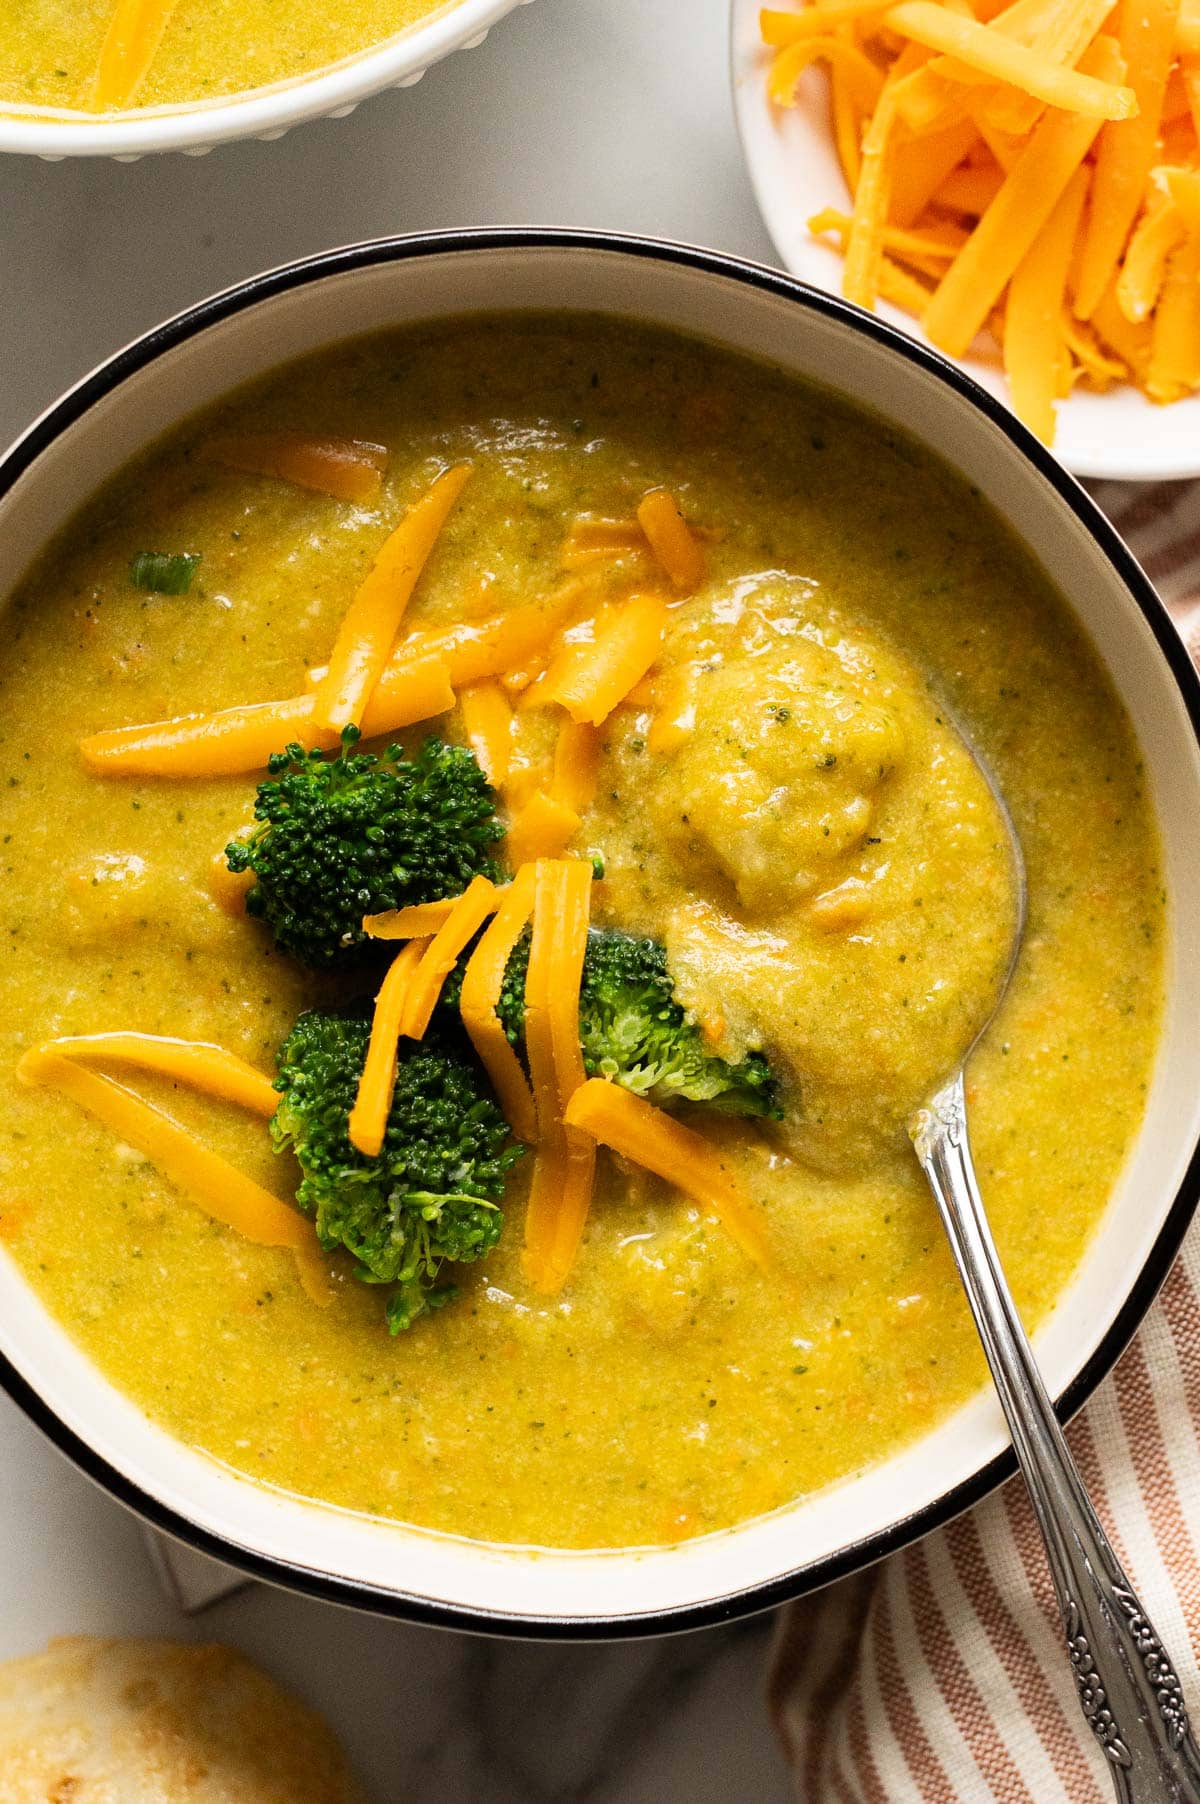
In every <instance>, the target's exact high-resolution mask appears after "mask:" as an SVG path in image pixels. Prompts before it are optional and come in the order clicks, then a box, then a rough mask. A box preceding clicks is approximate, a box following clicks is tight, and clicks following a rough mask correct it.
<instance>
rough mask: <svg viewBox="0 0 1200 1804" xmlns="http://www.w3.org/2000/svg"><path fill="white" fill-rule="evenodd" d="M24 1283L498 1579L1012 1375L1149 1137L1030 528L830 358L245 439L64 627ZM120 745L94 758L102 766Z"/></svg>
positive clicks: (1128, 896) (115, 552) (29, 722)
mask: <svg viewBox="0 0 1200 1804" xmlns="http://www.w3.org/2000/svg"><path fill="white" fill-rule="evenodd" d="M7 618H8V634H7V640H6V648H5V654H4V657H3V660H2V663H0V703H2V706H0V721H2V723H3V724H2V726H0V737H2V739H3V749H4V755H5V764H6V767H7V771H8V789H7V791H6V796H7V802H6V809H5V823H4V849H5V866H6V876H7V881H6V884H5V887H4V890H3V893H2V896H0V917H2V924H3V928H4V943H5V944H6V946H7V948H8V953H7V983H6V1007H5V1010H4V1015H3V1021H2V1023H0V1069H2V1070H3V1073H4V1076H3V1079H2V1081H3V1083H4V1085H5V1097H6V1100H5V1108H4V1110H3V1112H2V1117H0V1238H2V1240H3V1243H4V1246H5V1249H6V1250H7V1253H8V1254H9V1255H10V1256H11V1257H12V1258H13V1259H14V1260H15V1261H16V1262H17V1264H18V1265H19V1267H20V1269H21V1270H22V1271H23V1272H24V1273H25V1275H26V1276H27V1278H28V1280H29V1282H30V1283H31V1284H32V1286H33V1287H34V1289H35V1290H36V1291H37V1293H38V1294H39V1295H40V1296H41V1297H42V1298H43V1299H44V1300H45V1302H46V1303H47V1304H48V1306H49V1307H50V1308H51V1309H52V1311H53V1312H54V1314H55V1315H56V1316H57V1317H58V1319H59V1320H60V1321H61V1322H62V1323H63V1324H64V1326H65V1327H66V1328H67V1329H68V1330H69V1332H70V1333H71V1335H72V1336H73V1337H74V1338H75V1339H76V1341H77V1342H78V1343H79V1345H80V1346H81V1347H82V1348H83V1349H84V1350H85V1351H86V1352H87V1353H88V1355H89V1356H90V1357H91V1358H92V1359H93V1360H94V1361H95V1362H96V1363H97V1365H98V1366H99V1367H100V1369H101V1370H102V1371H103V1372H104V1373H106V1374H107V1375H108V1376H109V1377H110V1378H111V1379H112V1381H113V1382H114V1383H115V1384H116V1385H117V1386H118V1387H119V1388H120V1389H121V1390H123V1391H124V1392H126V1393H127V1394H128V1395H129V1396H130V1397H131V1398H132V1399H133V1400H134V1401H135V1402H136V1403H137V1404H138V1405H139V1406H140V1407H141V1408H142V1409H143V1410H144V1411H145V1412H146V1413H147V1414H148V1415H149V1416H150V1417H151V1418H153V1419H154V1420H155V1421H157V1422H159V1423H161V1424H163V1425H164V1426H165V1427H166V1428H168V1429H169V1430H170V1431H171V1432H172V1433H174V1434H175V1435H176V1436H178V1437H179V1438H180V1439H181V1440H183V1441H184V1442H186V1443H188V1444H189V1445H191V1446H193V1447H195V1448H197V1449H200V1450H202V1451H203V1452H205V1453H207V1454H208V1455H210V1456H211V1457H212V1458H213V1459H214V1460H217V1461H220V1462H223V1463H224V1464H225V1465H226V1466H228V1467H231V1468H233V1469H235V1470H236V1471H238V1472H240V1473H242V1474H245V1475H247V1476H249V1477H250V1478H253V1479H255V1480H258V1481H259V1482H260V1483H262V1484H263V1485H266V1486H271V1487H275V1488H277V1489H279V1490H282V1491H285V1492H289V1493H293V1494H298V1495H300V1496H304V1497H309V1498H315V1499H319V1500H322V1501H324V1502H327V1503H332V1504H335V1505H338V1506H342V1507H344V1508H346V1509H349V1510H353V1511H359V1512H364V1513H366V1514H368V1515H372V1516H377V1517H381V1518H385V1519H389V1518H390V1519H393V1520H398V1521H403V1522H406V1523H411V1524H416V1525H419V1526H422V1527H428V1528H433V1529H437V1530H443V1531H448V1532H450V1533H453V1534H457V1535H461V1536H466V1537H470V1538H473V1539H477V1540H481V1541H491V1542H499V1543H523V1544H534V1545H541V1546H546V1547H557V1548H588V1547H593V1548H595V1547H625V1546H634V1545H646V1544H651V1545H653V1544H657V1545H661V1544H665V1543H670V1542H673V1541H678V1540H682V1539H686V1538H689V1537H693V1536H696V1535H699V1534H703V1533H706V1532H708V1531H711V1530H714V1529H719V1528H723V1527H727V1526H729V1525H732V1524H734V1523H737V1522H741V1521H744V1520H746V1519H747V1518H750V1517H752V1516H756V1515H759V1514H761V1513H763V1512H766V1511H770V1510H772V1509H775V1508H777V1507H779V1506H781V1505H783V1504H786V1503H787V1502H789V1501H791V1500H793V1499H795V1498H797V1497H800V1496H802V1495H806V1494H811V1493H813V1492H815V1491H817V1490H819V1489H821V1488H822V1487H825V1486H828V1485H832V1484H834V1483H835V1482H836V1481H838V1480H839V1479H842V1478H845V1477H847V1476H849V1475H851V1474H854V1473H856V1472H859V1471H861V1470H863V1469H864V1468H865V1467H867V1466H869V1465H871V1464H873V1463H875V1462H877V1461H879V1460H881V1459H882V1458H884V1457H886V1456H887V1455H888V1454H889V1453H892V1452H894V1451H895V1450H896V1449H897V1448H898V1447H900V1446H902V1445H903V1444H904V1443H906V1442H908V1441H911V1440H913V1439H915V1438H916V1437H917V1436H919V1435H920V1434H922V1433H924V1432H925V1431H926V1430H928V1429H929V1428H930V1427H931V1426H932V1425H933V1424H935V1423H936V1422H938V1421H939V1420H941V1419H943V1418H945V1417H946V1416H948V1415H949V1414H950V1413H951V1411H952V1410H954V1409H955V1407H956V1406H957V1405H959V1404H960V1403H961V1402H962V1401H963V1400H964V1399H965V1398H966V1397H967V1396H969V1395H970V1394H971V1393H973V1392H974V1391H975V1390H976V1389H977V1388H978V1387H979V1386H980V1385H981V1383H982V1382H983V1379H984V1376H985V1373H984V1366H983V1361H982V1357H981V1355H980V1352H979V1349H978V1346H977V1343H976V1341H975V1337H974V1333H973V1330H972V1327H971V1323H970V1319H969V1316H968V1314H967V1310H966V1307H965V1305H964V1303H963V1300H962V1297H961V1294H960V1291H959V1287H958V1282H957V1278H956V1275H955V1272H954V1268H953V1263H952V1260H951V1258H950V1255H949V1252H948V1250H947V1248H946V1247H945V1245H944V1244H943V1239H942V1234H941V1230H940V1227H939V1224H938V1221H937V1216H936V1212H935V1209H934V1206H933V1204H932V1202H931V1200H930V1198H929V1196H928V1194H927V1191H926V1189H925V1186H924V1181H923V1179H922V1177H921V1174H920V1171H919V1169H918V1167H917V1166H916V1163H915V1160H914V1157H913V1154H912V1150H911V1147H910V1144H909V1141H908V1137H907V1131H906V1124H907V1121H908V1119H909V1117H910V1115H911V1113H912V1111H913V1110H914V1109H915V1108H916V1107H918V1106H919V1105H920V1104H921V1102H922V1101H923V1100H925V1098H926V1097H927V1096H928V1095H929V1093H930V1091H931V1090H932V1088H933V1087H934V1086H935V1084H936V1083H937V1082H938V1081H939V1080H940V1079H941V1078H943V1077H944V1076H945V1075H947V1073H948V1071H949V1070H950V1069H951V1068H952V1067H953V1065H954V1063H955V1062H956V1060H957V1059H958V1058H959V1057H961V1055H962V1053H963V1051H964V1049H965V1048H966V1047H967V1046H969V1045H970V1043H971V1041H972V1038H973V1036H974V1034H975V1032H976V1030H977V1029H978V1027H979V1026H980V1024H981V1023H982V1022H983V1021H985V1020H986V1019H987V1017H988V1015H989V1013H990V1011H991V1008H992V1006H993V1003H994V999H995V996H996V993H997V989H998V987H999V985H1000V983H1001V981H1002V978H1003V974H1004V971H1005V969H1006V965H1007V959H1008V954H1009V947H1010V941H1011V935H1012V931H1013V924H1014V917H1015V899H1014V890H1013V873H1012V870H1011V868H1010V863H1009V850H1008V843H1007V839H1006V834H1005V828H1004V823H1003V821H1002V819H1001V817H1000V815H999V813H998V809H997V804H996V802H995V800H994V797H993V795H992V792H991V790H990V788H989V786H988V783H987V781H986V779H985V777H984V775H983V772H982V771H981V769H980V767H979V765H978V764H977V762H976V759H975V757H974V756H973V754H972V750H971V749H970V748H971V747H974V748H975V751H977V752H978V754H979V755H980V756H981V757H982V758H983V759H984V760H985V761H986V763H987V765H988V767H989V769H990V770H991V772H992V773H994V776H995V778H996V779H997V781H998V784H999V786H1000V788H1001V790H1002V792H1003V794H1004V797H1005V799H1006V801H1007V803H1008V805H1009V807H1010V809H1011V812H1012V816H1013V819H1014V821H1015V824H1016V827H1017V830H1018V833H1019V835H1020V839H1021V843H1022V847H1023V851H1024V855H1025V859H1026V864H1027V870H1028V881H1029V918H1028V927H1027V931H1026V935H1025V940H1024V944H1023V947H1022V951H1021V955H1020V959H1019V962H1018V965H1017V969H1016V972H1015V975H1014V978H1013V981H1012V985H1011V987H1010V989H1009V990H1008V992H1007V993H1006V995H1005V999H1004V1003H1003V1006H1002V1008H1001V1011H1000V1013H999V1015H998V1016H997V1017H996V1019H995V1021H994V1022H993V1023H992V1025H991V1026H990V1027H989V1029H988V1031H987V1033H986V1034H985V1036H984V1038H983V1040H982V1041H981V1042H980V1044H979V1046H978V1047H977V1049H976V1051H975V1053H974V1054H973V1056H972V1059H971V1063H970V1066H969V1072H968V1079H969V1094H970V1103H971V1119H972V1132H973V1138H974V1143H975V1152H976V1161H977V1165H978V1168H979V1172H980V1177H981V1182H982V1184H983V1186H984V1188H985V1191H986V1195H987V1199H988V1205H989V1211H990V1213H991V1215H992V1218H993V1221H994V1224H995V1228H996V1234H997V1239H998V1242H999V1244H1000V1249H1001V1253H1002V1255H1003V1257H1004V1260H1005V1264H1006V1267H1007V1270H1008V1272H1009V1275H1010V1278H1011V1281H1012V1285H1013V1289H1014V1292H1015V1294H1016V1297H1017V1300H1018V1302H1019V1305H1020V1307H1021V1310H1022V1313H1023V1315H1024V1317H1025V1319H1026V1321H1027V1322H1029V1323H1030V1324H1036V1323H1037V1322H1038V1321H1039V1320H1040V1319H1041V1318H1043V1317H1044V1316H1045V1315H1046V1313H1047V1312H1048V1311H1049V1309H1050V1308H1051V1306H1052V1305H1053V1303H1054V1302H1055V1300H1056V1298H1057V1297H1058V1296H1059V1294H1060V1293H1061V1292H1062V1290H1063V1289H1064V1287H1065V1285H1066V1284H1067V1281H1068V1280H1069V1278H1070V1277H1071V1274H1072V1273H1073V1271H1074V1269H1075V1267H1076V1265H1077V1263H1078V1261H1079V1258H1080V1256H1081V1253H1082V1251H1083V1249H1084V1247H1085V1245H1086V1243H1087V1240H1088V1237H1089V1235H1090V1233H1091V1231H1092V1229H1093V1227H1094V1226H1095V1224H1096V1223H1097V1221H1098V1219H1099V1217H1100V1215H1101V1213H1102V1211H1103V1209H1104V1207H1105V1204H1106V1201H1107V1199H1108V1197H1109V1194H1110V1192H1111V1190H1112V1188H1113V1185H1114V1183H1115V1181H1116V1178H1117V1175H1118V1173H1119V1172H1120V1169H1121V1166H1122V1162H1123V1160H1124V1157H1125V1154H1126V1151H1127V1149H1128V1148H1129V1147H1130V1145H1131V1143H1132V1140H1133V1138H1134V1136H1135V1134H1136V1132H1137V1129H1138V1127H1139V1124H1140V1121H1141V1117H1142V1110H1143V1105H1144V1101H1145V1096H1146V1090H1147V1085H1148V1082H1149V1077H1150V1073H1151V1068H1152V1064H1153V1059H1154V1054H1155V1049H1156V1045H1157V1041H1158V1035H1159V1028H1160V1018H1161V1010H1162V986H1163V940H1164V922H1163V910H1164V902H1163V894H1162V879H1161V875H1160V871H1159V848H1158V839H1157V831H1156V823H1155V820H1154V817H1153V811H1152V808H1151V804H1150V801H1149V798H1148V796H1147V793H1146V790H1145V787H1144V781H1143V771H1142V766H1141V763H1140V759H1139V752H1138V747H1137V744H1136V743H1135V740H1134V737H1133V734H1132V731H1131V728H1130V724H1129V722H1128V720H1127V718H1126V716H1125V714H1124V712H1123V710H1122V707H1121V705H1120V703H1119V702H1118V700H1117V698H1116V696H1115V695H1114V693H1113V691H1112V688H1111V687H1110V685H1109V682H1108V680H1107V678H1106V676H1105V674H1104V671H1103V669H1102V667H1101V665H1100V662H1099V659H1098V658H1097V656H1096V654H1095V652H1094V651H1093V649H1092V647H1091V646H1090V644H1089V643H1088V641H1087V639H1086V638H1085V636H1084V635H1083V633H1082V632H1081V630H1080V628H1079V626H1078V625H1077V623H1076V622H1075V621H1074V619H1073V617H1072V616H1071V614H1070V612H1069V611H1068V609H1067V607H1066V605H1065V603H1064V602H1063V601H1062V599H1061V598H1060V597H1059V596H1058V594H1057V593H1056V592H1055V591H1054V589H1053V588H1052V587H1051V585H1050V584H1049V583H1048V581H1047V579H1046V578H1045V577H1044V575H1043V574H1042V573H1041V572H1040V571H1039V570H1038V569H1037V568H1036V567H1035V566H1034V565H1033V563H1032V562H1031V560H1030V559H1029V557H1028V556H1027V554H1026V553H1025V552H1024V551H1023V549H1022V548H1021V547H1020V546H1019V545H1018V544H1017V543H1016V542H1015V541H1014V540H1013V539H1012V537H1011V536H1010V535H1009V533H1008V532H1007V530H1006V529H1005V528H1004V527H1003V526H1002V525H1001V524H1000V522H999V521H998V519H997V518H996V517H995V516H994V515H993V514H992V513H991V512H990V510H989V509H988V507H987V506H986V504H985V503H984V502H983V500H982V499H981V498H980V497H979V495H978V494H976V493H974V492H973V491H971V490H970V489H969V488H968V487H967V486H966V484H965V483H963V482H962V481H961V480H960V479H959V478H957V477H955V476H954V475H952V474H951V473H950V472H949V471H948V470H947V469H946V468H944V467H943V466H942V465H941V464H940V463H938V462H937V461H935V460H934V459H933V458H931V457H930V456H929V455H927V454H926V453H925V452H923V451H921V450H919V449H918V448H917V447H916V446H915V445H914V444H913V443H911V442H910V441H909V440H907V439H906V438H905V437H903V436H902V435H900V434H898V433H896V432H894V431H892V430H891V429H889V428H886V427H884V426H883V425H882V424H881V423H880V422H879V421H877V420H875V419H873V418H871V417H869V416H867V415H865V414H862V413H859V412H856V411H854V410H853V409H851V408H850V407H849V406H848V405H846V404H845V403H844V402H842V401H840V400H837V399H835V398H833V397H832V396H831V395H829V394H827V393H825V392H823V391H822V390H820V389H817V388H814V387H810V386H806V385H804V384H802V383H800V382H797V381H793V380H791V379H789V378H785V377H783V376H782V375H781V374H780V373H779V372H778V371H774V370H771V369H769V368H767V367H765V366H760V365H757V364H754V363H752V362H750V361H748V360H743V359H740V358H737V357H735V356H733V355H730V354H726V353H724V352H719V351H717V350H715V349H712V348H709V347H705V346H703V345H700V344H696V343H693V342H689V341H685V340H683V339H680V338H676V337H674V336H672V335H670V334H667V333H664V332H660V331H657V330H652V329H650V328H644V327H641V326H638V325H635V324H632V323H621V322H613V321H608V322H604V321H601V320H599V319H594V320H590V319H587V318H586V317H585V318H579V317H572V318H571V319H570V320H567V319H560V318H558V317H556V316H554V315H528V316H526V315H512V316H508V315H497V316H495V317H491V318H486V319H468V320H463V321H459V322H455V323H453V324H451V325H444V326H440V327H438V328H428V329H420V330H412V329H408V330H405V331H403V332H397V333H392V334H389V335H385V336H377V337H372V338H369V339H364V340H359V341H355V342H352V343H350V344H349V345H343V346H341V347H340V348H338V349H336V350H333V351H327V352H323V353H321V354H320V355H318V356H315V357H312V358H309V359H307V360H306V361H305V362H303V363H301V364H298V365H295V366H292V367H290V368H288V369H286V370H285V371H282V372H280V373H277V374H275V375H273V376H271V377H270V378H269V379H268V380H266V381H264V382H260V383H258V384H256V385H254V386H253V387H251V388H248V389H245V390H241V391H239V392H237V393H236V394H234V395H232V396H231V397H230V398H228V400H227V401H225V402H224V403H222V404H221V405H220V406H219V407H217V408H216V409H214V410H211V411H209V412H207V413H205V414H203V415H201V416H198V417H196V418H193V419H191V420H189V421H187V422H186V423H185V424H184V425H183V426H181V427H180V428H178V429H177V430H176V431H175V432H174V433H172V434H171V435H170V436H169V437H167V438H166V439H164V440H162V441H161V442H160V443H158V444H157V445H156V446H154V447H153V448H152V449H151V450H150V451H149V452H148V453H146V454H145V455H144V456H143V457H142V458H140V459H139V461H138V462H137V463H136V464H135V465H133V466H131V467H130V468H129V469H128V470H126V471H125V472H124V473H123V474H122V475H121V476H120V477H118V478H117V479H116V480H115V481H114V482H113V483H112V484H110V485H109V486H108V487H107V488H106V489H105V490H104V491H103V492H102V493H101V494H100V495H99V496H98V497H97V498H96V499H95V501H94V502H93V503H92V504H91V505H90V506H89V507H88V508H87V509H86V510H85V511H84V512H83V513H82V514H80V515H79V516H78V517H77V518H76V519H75V520H74V521H73V522H72V523H71V524H70V525H69V527H68V528H67V529H66V530H65V532H64V533H63V534H62V535H61V536H60V537H59V539H58V540H57V541H56V542H55V543H54V545H53V546H52V547H51V549H50V550H49V551H48V552H47V553H46V554H45V555H44V557H43V558H42V560H41V561H40V563H39V564H38V566H37V567H36V568H35V569H34V570H33V571H32V572H31V573H30V574H29V576H28V577H27V579H26V580H25V581H24V583H23V584H22V586H21V588H20V589H19V591H18V592H17V593H16V594H15V595H14V597H13V598H12V601H11V604H10V607H9V612H8V616H7ZM76 741H78V742H79V743H78V745H77V744H76Z"/></svg>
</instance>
